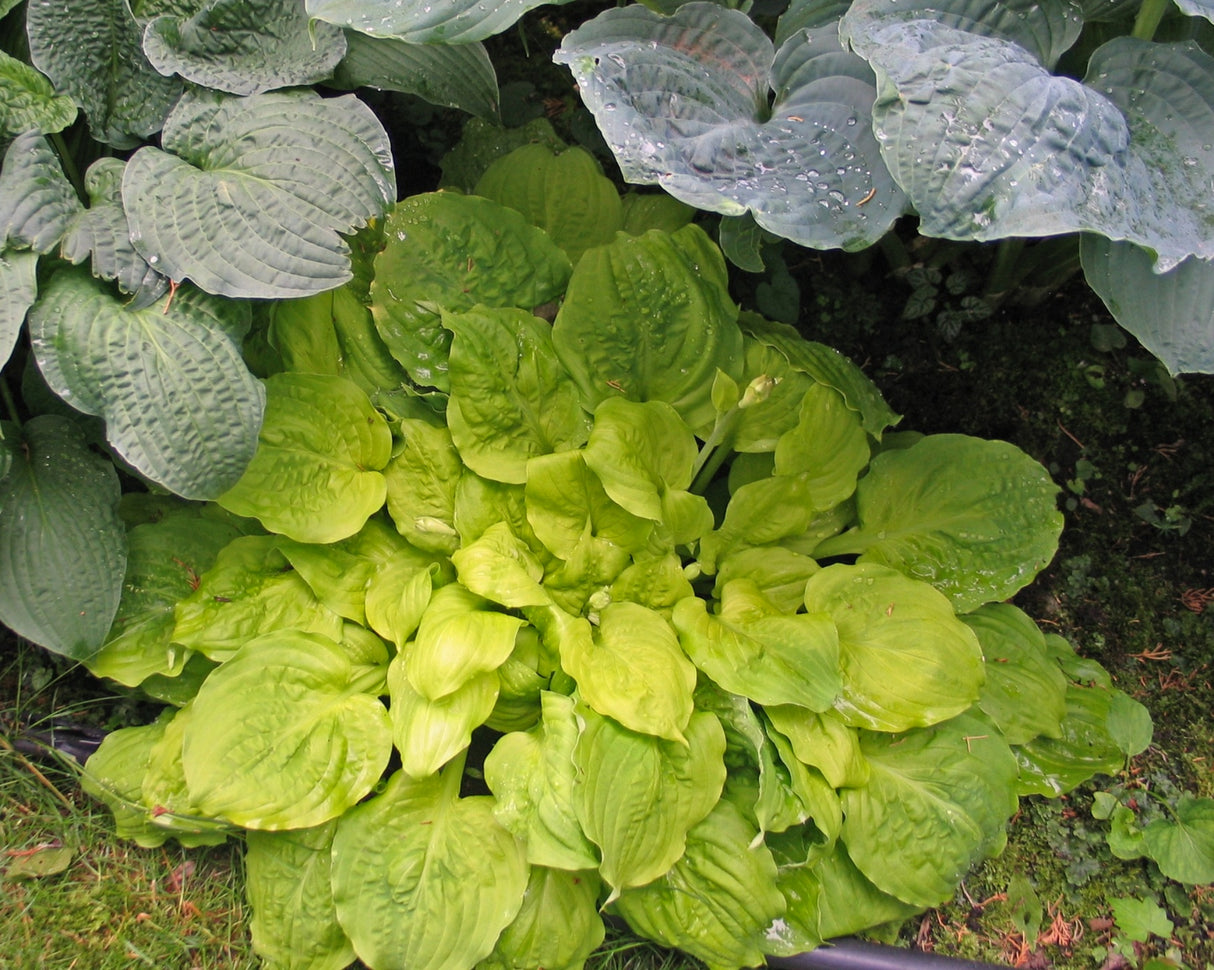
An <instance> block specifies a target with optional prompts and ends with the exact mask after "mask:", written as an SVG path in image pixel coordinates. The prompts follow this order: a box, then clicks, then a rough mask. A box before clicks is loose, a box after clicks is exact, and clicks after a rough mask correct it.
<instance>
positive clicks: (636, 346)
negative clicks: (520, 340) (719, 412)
mask: <svg viewBox="0 0 1214 970" xmlns="http://www.w3.org/2000/svg"><path fill="white" fill-rule="evenodd" d="M629 9H632V8H629ZM728 285H729V284H728V276H727V273H726V270H725V260H724V259H723V258H722V256H721V251H720V250H719V249H718V248H717V247H716V245H715V244H714V243H713V242H712V241H711V240H710V239H709V238H708V236H707V234H706V233H705V232H704V230H702V229H700V228H699V227H698V226H694V225H691V226H685V227H684V228H682V229H679V230H678V231H677V232H674V233H665V232H656V231H655V232H647V233H645V235H643V236H627V235H623V234H620V235H617V236H616V238H615V241H614V242H612V243H611V244H610V245H607V246H600V247H598V248H595V249H591V250H589V251H587V252H586V254H585V255H584V256H583V257H582V258H581V260H579V261H578V264H577V267H576V268H575V269H574V272H573V276H572V278H571V279H570V280H569V288H568V290H567V291H566V293H565V300H564V303H562V305H561V309H560V312H559V313H558V314H557V317H556V321H555V322H554V323H553V326H552V342H553V344H554V345H555V347H556V352H557V355H558V356H559V357H560V358H561V362H562V363H563V364H564V365H565V368H566V369H567V370H568V371H569V373H570V374H571V375H572V376H573V379H574V380H575V381H576V382H577V385H578V387H579V388H580V389H581V392H582V401H583V404H584V406H585V407H586V408H587V409H588V410H594V409H595V407H597V406H598V404H599V403H600V402H601V401H604V400H607V399H610V398H616V397H619V396H621V395H623V396H624V397H625V398H627V399H629V400H632V401H664V402H666V403H667V404H669V405H671V406H672V407H673V408H674V409H675V410H676V411H678V413H679V414H680V416H682V418H683V420H684V421H686V422H687V423H688V425H690V426H691V427H692V428H693V429H695V430H699V429H700V428H701V427H704V426H708V427H711V426H712V421H713V418H714V417H715V415H716V410H715V408H714V407H713V404H712V399H711V389H712V381H713V377H714V375H715V374H716V372H717V370H718V369H720V370H723V371H725V373H726V374H728V375H729V376H730V377H733V378H735V379H736V378H738V377H740V376H741V373H742V334H741V332H740V331H739V330H738V328H737V325H736V322H735V321H736V320H737V314H738V310H737V307H736V306H735V305H734V303H733V301H732V300H731V299H730V298H729V289H728Z"/></svg>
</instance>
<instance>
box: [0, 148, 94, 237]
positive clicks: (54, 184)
mask: <svg viewBox="0 0 1214 970" xmlns="http://www.w3.org/2000/svg"><path fill="white" fill-rule="evenodd" d="M81 208H82V207H81V205H80V200H79V199H78V198H77V197H76V190H75V189H73V188H72V184H71V183H70V182H69V181H68V180H67V178H66V176H64V174H63V168H62V167H61V166H60V164H59V156H58V155H56V154H55V152H54V150H53V149H52V148H51V146H50V143H49V142H47V140H46V138H45V137H43V136H42V135H40V134H39V133H38V132H36V131H27V132H26V133H25V134H22V135H18V136H17V137H16V138H14V139H13V142H12V144H11V145H9V146H8V150H7V151H6V152H5V154H4V171H3V172H2V173H0V235H2V236H3V244H4V247H5V248H8V247H10V246H11V247H12V248H15V249H32V250H34V252H36V253H48V252H50V251H51V250H52V249H54V248H55V245H56V244H57V243H58V242H59V240H60V239H62V238H63V234H64V233H65V232H67V230H68V227H69V226H70V225H71V221H72V219H73V218H75V216H76V215H77V213H79V212H80V210H81Z"/></svg>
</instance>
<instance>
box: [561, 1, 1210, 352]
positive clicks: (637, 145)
mask: <svg viewBox="0 0 1214 970" xmlns="http://www.w3.org/2000/svg"><path fill="white" fill-rule="evenodd" d="M735 6H737V5H735V4H728V5H725V4H716V3H707V2H692V3H678V2H647V3H646V4H645V5H640V4H634V5H630V6H623V7H619V8H616V9H612V10H608V11H606V12H604V13H602V14H600V15H599V16H598V17H596V18H595V19H593V20H591V21H589V22H588V23H586V24H584V25H582V26H581V27H579V28H577V29H576V30H574V31H572V32H571V33H570V34H569V35H568V36H566V37H565V38H564V41H563V42H562V44H561V47H560V50H559V51H558V52H557V55H556V57H557V60H558V61H559V62H560V63H563V64H567V65H568V66H569V67H570V69H571V70H572V71H573V73H574V76H575V77H576V78H577V81H578V84H579V86H580V89H581V92H582V97H583V99H584V100H585V102H586V104H587V106H588V107H589V108H590V109H591V110H592V111H593V113H594V115H595V119H596V121H597V123H598V126H599V128H600V129H601V131H602V133H603V135H604V137H605V138H606V140H607V142H608V144H609V145H610V146H611V149H612V151H613V152H614V154H615V156H616V158H617V160H618V161H619V163H620V167H621V169H622V170H623V173H624V176H625V178H627V179H628V180H629V181H631V182H637V183H654V184H659V185H661V186H662V187H663V188H665V189H666V190H667V191H668V192H670V193H671V194H672V195H673V196H675V197H676V198H679V199H682V200H683V201H685V202H687V203H689V204H691V205H694V206H696V207H698V208H702V209H707V210H710V211H712V212H717V213H720V214H721V215H722V216H724V217H726V221H725V224H724V225H723V227H722V240H723V241H727V242H728V245H729V247H730V251H731V255H732V256H733V257H734V258H735V259H737V260H738V261H739V263H740V264H747V265H749V264H751V263H753V262H754V261H755V259H756V258H757V245H758V242H757V240H758V239H759V238H760V237H759V235H758V233H757V231H756V226H757V227H759V228H761V229H762V230H765V231H768V232H770V233H774V234H775V235H776V236H780V237H784V238H787V239H790V240H792V241H793V242H796V243H799V244H801V245H804V246H811V247H814V248H818V249H828V248H839V249H845V250H857V249H862V248H865V247H867V246H870V245H872V244H874V243H875V242H877V241H878V240H879V239H881V238H882V237H883V236H884V235H885V234H886V233H888V231H889V230H890V228H891V226H892V225H893V223H894V221H895V220H896V219H898V218H899V217H900V216H902V215H904V214H907V213H914V214H915V215H916V216H917V218H918V231H919V232H920V233H922V234H923V235H925V236H932V237H939V238H944V239H951V240H961V241H980V242H985V241H992V240H1005V241H1009V242H1010V241H1011V240H1016V239H1019V240H1023V239H1038V238H1043V237H1056V236H1068V235H1069V236H1071V237H1072V238H1073V239H1074V240H1075V241H1076V246H1075V247H1072V249H1075V248H1077V249H1078V250H1079V255H1080V256H1081V258H1082V266H1083V271H1084V273H1085V275H1086V277H1087V280H1088V282H1089V283H1090V284H1091V286H1092V288H1093V289H1094V290H1095V291H1096V292H1097V293H1098V294H1099V295H1100V297H1101V298H1102V299H1103V300H1104V302H1105V303H1106V305H1107V306H1108V308H1109V310H1110V312H1111V313H1112V314H1113V316H1114V317H1116V318H1117V320H1118V321H1119V322H1120V323H1121V324H1122V325H1123V326H1125V327H1126V329H1128V330H1129V331H1131V332H1132V333H1133V334H1134V335H1135V336H1136V337H1138V338H1139V339H1140V340H1141V341H1142V342H1143V344H1144V345H1145V346H1146V347H1147V348H1148V349H1149V350H1150V351H1152V352H1153V353H1154V354H1156V355H1157V356H1158V357H1160V359H1161V360H1162V361H1163V362H1164V363H1165V364H1166V365H1167V366H1168V368H1169V369H1170V370H1171V371H1172V372H1174V373H1175V372H1180V371H1204V372H1210V371H1214V318H1212V317H1211V306H1214V300H1212V299H1211V294H1212V293H1214V262H1212V261H1214V219H1212V218H1211V210H1210V204H1211V203H1210V198H1211V194H1212V191H1214V57H1212V56H1211V52H1212V51H1214V46H1212V45H1211V36H1212V33H1211V28H1210V21H1211V20H1214V5H1211V4H1210V3H1209V2H1208V0H1185V2H1180V3H1178V4H1177V7H1179V10H1172V11H1171V16H1170V17H1169V18H1168V19H1166V20H1163V18H1164V15H1165V13H1166V12H1167V11H1168V9H1169V8H1170V4H1168V2H1167V0H1141V2H1139V0H1129V2H1121V3H1108V2H1081V0H1023V2H1022V0H1014V2H991V0H941V2H932V3H924V2H922V0H854V2H851V3H847V2H837V0H792V2H791V3H789V4H788V5H787V7H786V9H785V10H784V12H783V14H782V15H781V17H780V18H779V21H778V23H776V24H775V27H774V37H769V36H768V34H767V33H765V32H764V30H763V29H761V28H760V26H759V25H758V23H757V22H755V21H753V20H752V19H751V18H750V17H748V16H747V14H746V13H744V12H743V11H742V10H739V9H733V8H734V7H735ZM742 6H743V7H744V8H745V7H747V6H749V5H742ZM650 8H653V9H650ZM1161 20H1163V24H1162V27H1161ZM1157 34H1158V37H1159V39H1156V35H1157ZM1165 38H1166V40H1165ZM1009 251H1014V246H1005V254H1004V255H1005V256H1006V255H1007V252H1009ZM1005 263H1006V260H1004V261H1003V262H1001V263H1000V264H999V265H1001V266H1002V265H1005ZM760 265H761V263H760Z"/></svg>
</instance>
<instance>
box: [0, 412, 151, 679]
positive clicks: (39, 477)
mask: <svg viewBox="0 0 1214 970" xmlns="http://www.w3.org/2000/svg"><path fill="white" fill-rule="evenodd" d="M4 435H5V437H6V438H8V437H12V436H19V440H20V442H21V444H20V446H19V447H17V448H15V449H14V450H13V454H12V463H11V465H10V467H9V470H8V474H7V475H6V476H5V477H4V478H3V479H0V509H3V510H4V514H3V515H2V516H0V622H3V623H4V624H5V626H7V627H9V629H11V630H12V631H13V632H14V633H16V634H18V635H19V636H22V637H25V638H26V639H27V640H32V641H33V642H34V643H37V644H39V645H41V646H43V647H46V648H47V649H48V650H50V651H52V652H54V653H59V654H63V655H64V656H67V657H70V658H72V659H73V660H86V659H87V658H89V657H91V656H92V655H93V654H95V653H96V652H97V649H98V648H99V647H100V646H101V644H102V642H103V641H104V640H105V635H106V633H107V632H108V631H109V628H110V625H111V624H112V623H113V620H114V615H115V614H116V613H117V611H118V603H119V600H120V598H121V595H122V574H123V572H124V570H125V568H126V555H127V553H126V549H127V545H126V531H125V530H124V529H123V527H122V522H121V520H120V519H119V518H118V499H119V495H120V490H119V482H118V473H117V472H116V471H114V466H113V465H111V464H110V463H109V462H108V461H104V460H103V459H101V458H99V457H98V456H97V455H96V454H95V453H94V452H93V451H92V450H91V449H90V448H89V446H88V444H87V442H86V441H85V438H84V434H83V432H82V431H81V430H80V429H79V427H78V426H77V425H76V424H75V423H74V422H73V421H71V420H70V419H68V418H62V417H58V416H52V415H45V416H40V417H36V418H32V419H31V420H29V421H27V422H26V423H25V424H24V426H23V427H22V428H21V429H20V432H18V430H17V429H16V428H15V427H14V426H12V425H8V424H6V425H5V426H4Z"/></svg>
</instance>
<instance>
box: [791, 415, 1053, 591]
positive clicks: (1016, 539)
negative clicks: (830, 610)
mask: <svg viewBox="0 0 1214 970" xmlns="http://www.w3.org/2000/svg"><path fill="white" fill-rule="evenodd" d="M1057 493H1058V486H1057V485H1055V484H1054V482H1053V481H1052V480H1051V479H1050V476H1049V474H1048V473H1047V472H1046V470H1045V469H1044V468H1042V467H1041V465H1039V464H1038V463H1037V462H1036V461H1034V460H1033V459H1032V458H1030V457H1029V456H1028V455H1026V454H1025V453H1024V452H1022V451H1021V450H1020V449H1019V448H1017V447H1015V446H1014V445H1011V444H1008V443H1007V442H1005V441H987V440H983V439H980V438H970V437H967V436H965V435H929V436H928V437H925V438H923V439H921V440H920V441H918V442H916V443H915V444H913V445H911V446H910V447H909V448H898V449H894V450H891V451H886V452H883V453H881V454H880V455H878V456H877V457H876V458H874V459H873V462H872V465H871V466H870V468H869V472H868V474H867V475H865V476H864V478H863V479H862V480H861V482H860V485H859V487H858V488H857V489H856V501H857V519H858V520H859V525H857V526H856V527H855V528H853V529H850V530H848V531H847V532H845V533H843V534H842V535H840V536H837V537H834V538H831V539H827V540H826V541H825V542H823V543H822V544H821V545H819V546H818V547H817V549H816V550H815V552H814V555H815V556H818V557H819V558H820V557H823V556H833V555H839V554H840V553H848V552H852V553H860V554H861V560H862V561H863V562H872V563H884V564H885V565H888V566H893V567H894V568H895V569H899V570H901V571H902V572H904V573H906V574H907V575H908V576H913V577H915V578H917V579H921V580H923V581H924V582H929V583H932V584H933V585H935V586H936V587H938V588H939V589H941V590H942V591H943V592H945V593H946V594H947V595H948V596H949V598H950V599H951V600H952V602H953V605H954V607H955V608H956V609H957V611H958V612H967V611H969V610H972V609H975V608H977V607H978V606H981V605H982V604H983V603H987V602H992V601H1000V600H1005V599H1007V598H1009V597H1010V596H1012V594H1014V593H1016V592H1017V591H1018V590H1021V589H1023V588H1024V587H1025V586H1027V585H1028V584H1029V583H1030V582H1032V580H1033V577H1034V576H1036V575H1037V573H1039V572H1040V571H1041V570H1042V569H1044V568H1045V566H1046V565H1047V564H1048V563H1049V561H1050V559H1051V558H1053V555H1054V552H1055V551H1056V550H1057V548H1058V535H1059V533H1060V532H1061V531H1062V514H1061V513H1060V512H1059V511H1058V510H1057V508H1056V507H1055V501H1054V497H1055V496H1056V495H1057Z"/></svg>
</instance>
